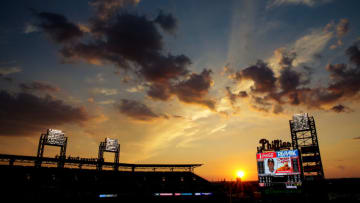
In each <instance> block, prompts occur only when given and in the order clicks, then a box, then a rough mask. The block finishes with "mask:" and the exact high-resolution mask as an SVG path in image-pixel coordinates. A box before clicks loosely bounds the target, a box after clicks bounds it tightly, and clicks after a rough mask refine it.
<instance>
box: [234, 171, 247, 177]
mask: <svg viewBox="0 0 360 203" xmlns="http://www.w3.org/2000/svg"><path fill="white" fill-rule="evenodd" d="M244 176H245V173H244V171H237V172H236V177H238V178H243V177H244Z"/></svg>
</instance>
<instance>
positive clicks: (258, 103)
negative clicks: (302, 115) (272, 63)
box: [227, 43, 360, 113]
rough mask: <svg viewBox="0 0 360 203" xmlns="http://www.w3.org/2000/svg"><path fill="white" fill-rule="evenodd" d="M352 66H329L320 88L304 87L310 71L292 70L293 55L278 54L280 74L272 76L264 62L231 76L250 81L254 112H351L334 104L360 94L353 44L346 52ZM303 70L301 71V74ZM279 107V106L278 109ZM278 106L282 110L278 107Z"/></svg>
mask: <svg viewBox="0 0 360 203" xmlns="http://www.w3.org/2000/svg"><path fill="white" fill-rule="evenodd" d="M346 55H347V56H348V57H349V61H350V62H351V64H329V65H327V66H326V70H327V71H328V72H329V76H330V77H329V82H328V85H326V86H324V87H322V86H318V87H307V85H308V84H310V82H311V81H310V79H311V74H312V69H310V68H309V67H297V68H296V69H295V68H294V67H293V65H292V63H293V61H294V59H295V58H296V53H294V54H292V55H289V54H288V53H285V52H284V53H283V52H282V53H280V57H281V58H280V60H279V62H278V63H279V66H280V72H279V76H278V77H275V76H274V73H273V71H272V70H271V69H270V68H268V67H267V65H266V64H265V63H263V62H260V63H259V62H258V63H257V64H256V65H254V66H250V67H248V68H245V69H243V70H241V71H239V72H236V73H235V74H232V75H231V78H233V79H234V80H236V81H240V82H241V81H242V80H244V79H248V80H252V81H253V82H254V86H252V87H250V89H251V91H250V95H249V96H250V98H251V101H252V103H251V105H252V106H253V107H254V108H255V109H257V110H262V111H266V112H268V111H269V109H270V107H271V105H272V107H273V112H274V113H279V112H282V111H283V109H284V107H283V105H286V104H288V105H303V106H306V107H307V108H308V109H323V110H326V107H325V106H328V105H333V107H332V108H330V109H329V110H331V111H335V112H338V113H341V112H351V111H352V110H351V109H350V108H348V107H346V106H343V105H335V104H336V103H339V102H344V101H346V100H349V99H351V98H353V97H355V96H356V95H358V93H359V91H360V50H359V47H358V44H357V43H355V44H354V45H352V46H351V47H349V48H348V49H347V50H346ZM300 70H303V72H300ZM229 90H230V88H227V97H229V99H230V101H231V102H235V100H236V98H237V97H236V95H234V94H233V93H231V92H230V91H229ZM279 105H282V107H281V106H279ZM280 107H281V108H280Z"/></svg>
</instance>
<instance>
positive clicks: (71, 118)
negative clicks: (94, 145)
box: [0, 90, 90, 136]
mask: <svg viewBox="0 0 360 203" xmlns="http://www.w3.org/2000/svg"><path fill="white" fill-rule="evenodd" d="M89 119H90V116H89V115H88V113H87V112H86V110H85V109H84V108H79V107H73V106H70V105H68V104H65V103H64V102H63V101H62V100H56V99H54V98H53V97H51V96H49V95H47V96H46V97H38V96H35V95H32V94H29V93H18V94H11V93H9V92H7V91H4V90H2V91H0V123H1V125H0V136H24V135H33V134H39V133H41V132H42V131H43V130H44V129H46V128H52V127H57V126H59V125H63V124H70V123H77V124H80V123H82V122H84V121H87V120H89Z"/></svg>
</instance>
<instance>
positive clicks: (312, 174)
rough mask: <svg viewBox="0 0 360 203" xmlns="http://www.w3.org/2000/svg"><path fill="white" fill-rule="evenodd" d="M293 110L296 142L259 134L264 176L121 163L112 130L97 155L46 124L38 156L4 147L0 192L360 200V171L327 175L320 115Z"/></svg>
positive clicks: (59, 197) (11, 196)
mask: <svg viewBox="0 0 360 203" xmlns="http://www.w3.org/2000/svg"><path fill="white" fill-rule="evenodd" d="M293 118H294V119H293V120H290V131H291V139H292V143H290V142H282V141H281V140H274V141H272V142H269V141H268V140H266V139H261V140H260V141H259V144H261V146H260V147H258V148H257V154H256V155H257V156H256V159H257V167H258V171H257V172H258V176H259V177H258V179H259V180H258V181H248V182H243V181H242V180H241V179H240V178H237V180H236V181H227V182H226V181H225V180H224V181H219V182H209V181H208V180H206V179H204V178H202V177H200V176H199V175H197V174H195V169H196V168H197V167H200V166H202V164H130V163H121V162H119V155H120V144H118V141H117V140H116V139H111V138H106V139H105V141H103V142H100V144H99V150H98V157H97V158H81V157H71V156H66V148H67V144H68V137H66V136H65V134H64V133H63V132H62V131H60V130H54V129H48V130H47V132H46V133H43V134H41V136H40V139H39V145H38V150H37V156H21V155H10V154H0V180H1V186H2V189H1V190H0V195H1V197H2V199H5V200H9V201H11V202H14V201H36V202H39V201H40V202H42V201H55V202H64V201H69V200H70V201H73V200H77V201H79V200H80V201H113V202H149V201H150V202H249V203H250V202H251V203H252V202H289V203H296V202H305V201H306V202H359V201H360V192H359V190H358V187H359V185H360V180H359V179H356V178H352V179H325V177H324V171H323V168H322V163H321V157H320V152H319V145H318V140H317V134H316V128H315V121H314V118H313V117H309V116H308V115H307V114H298V115H294V117H293ZM299 124H301V125H299ZM46 146H53V147H59V148H60V154H59V155H56V156H55V157H44V156H43V154H44V151H45V147H46ZM105 152H109V153H113V154H114V161H113V162H105V160H104V153H105ZM270 156H271V157H270ZM288 156H289V157H288ZM270 159H271V160H272V163H273V162H274V161H275V160H277V159H279V160H289V161H290V162H289V163H288V164H289V165H286V168H288V169H286V170H290V169H291V170H290V171H288V172H286V173H284V174H278V175H274V174H273V173H269V172H266V168H265V163H268V162H269V161H268V160H270ZM277 161H278V160H277ZM278 169H279V168H278ZM267 170H269V168H268V169H267Z"/></svg>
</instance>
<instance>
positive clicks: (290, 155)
mask: <svg viewBox="0 0 360 203" xmlns="http://www.w3.org/2000/svg"><path fill="white" fill-rule="evenodd" d="M256 156H257V157H256V158H257V161H258V163H259V162H260V163H262V164H263V165H264V171H263V172H264V173H263V174H259V175H275V176H276V175H289V174H300V172H299V168H298V166H299V152H298V150H286V151H276V152H266V153H258V154H257V155H256Z"/></svg>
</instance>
